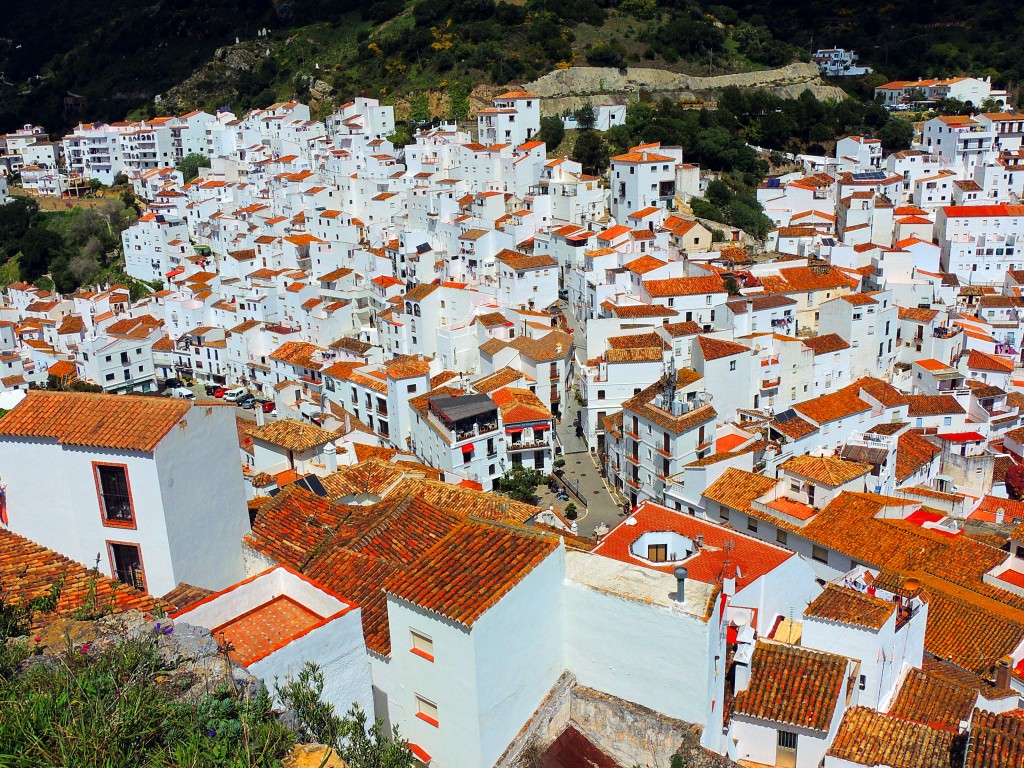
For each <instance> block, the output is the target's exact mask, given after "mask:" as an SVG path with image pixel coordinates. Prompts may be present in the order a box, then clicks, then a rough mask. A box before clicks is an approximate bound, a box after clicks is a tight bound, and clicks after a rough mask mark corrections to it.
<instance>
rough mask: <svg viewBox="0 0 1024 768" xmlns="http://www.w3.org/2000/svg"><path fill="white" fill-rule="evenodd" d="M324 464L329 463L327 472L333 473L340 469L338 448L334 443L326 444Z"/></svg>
mask: <svg viewBox="0 0 1024 768" xmlns="http://www.w3.org/2000/svg"><path fill="white" fill-rule="evenodd" d="M324 464H326V465H327V473H328V474H331V475H333V474H334V473H335V472H337V471H338V449H337V448H336V447H335V445H334V443H328V444H327V445H325V446H324Z"/></svg>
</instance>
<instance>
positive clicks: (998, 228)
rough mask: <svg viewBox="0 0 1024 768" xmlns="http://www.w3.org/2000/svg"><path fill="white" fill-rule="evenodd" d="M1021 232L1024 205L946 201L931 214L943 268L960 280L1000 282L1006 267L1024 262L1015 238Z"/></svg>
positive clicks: (1009, 268)
mask: <svg viewBox="0 0 1024 768" xmlns="http://www.w3.org/2000/svg"><path fill="white" fill-rule="evenodd" d="M1021 234H1024V206H1020V205H949V206H945V207H943V208H940V209H939V210H938V212H937V214H936V218H935V239H936V241H937V242H938V244H939V247H940V248H941V257H940V258H941V265H942V270H943V271H944V272H948V273H951V274H955V275H956V276H957V278H958V279H959V280H960V282H961V284H967V285H978V284H980V285H995V284H1001V283H1002V282H1003V279H1004V277H1005V276H1006V272H1007V271H1008V270H1014V269H1019V268H1020V267H1021V265H1024V253H1022V252H1020V250H1021V249H1020V248H1019V247H1018V245H1017V240H1018V238H1020V236H1021Z"/></svg>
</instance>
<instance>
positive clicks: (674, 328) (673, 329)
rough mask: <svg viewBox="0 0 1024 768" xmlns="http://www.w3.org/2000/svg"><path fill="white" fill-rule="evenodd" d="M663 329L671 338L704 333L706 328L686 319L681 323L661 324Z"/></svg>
mask: <svg viewBox="0 0 1024 768" xmlns="http://www.w3.org/2000/svg"><path fill="white" fill-rule="evenodd" d="M661 330H663V331H664V332H665V333H667V334H668V335H669V337H670V338H673V339H678V338H681V337H683V336H696V335H697V334H698V333H702V332H703V330H704V329H703V328H701V327H700V326H699V325H697V323H695V322H693V321H692V320H686V321H683V322H681V323H665V324H664V325H662V326H661Z"/></svg>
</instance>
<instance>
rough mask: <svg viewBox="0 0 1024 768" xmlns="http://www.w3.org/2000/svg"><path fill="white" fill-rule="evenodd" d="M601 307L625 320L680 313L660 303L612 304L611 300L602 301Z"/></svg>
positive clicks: (613, 315)
mask: <svg viewBox="0 0 1024 768" xmlns="http://www.w3.org/2000/svg"><path fill="white" fill-rule="evenodd" d="M601 308H602V309H604V310H606V311H608V312H609V313H611V315H612V317H618V318H621V319H623V320H628V319H635V318H638V317H675V316H676V315H678V314H679V313H678V312H677V311H676V310H674V309H672V308H671V307H663V306H661V305H659V304H639V303H633V302H631V303H629V304H612V303H611V302H610V301H603V302H601Z"/></svg>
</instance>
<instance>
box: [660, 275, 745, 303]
mask: <svg viewBox="0 0 1024 768" xmlns="http://www.w3.org/2000/svg"><path fill="white" fill-rule="evenodd" d="M644 289H645V290H646V291H647V293H648V294H649V295H650V296H652V297H654V298H664V297H667V296H703V295H705V294H709V293H725V292H726V290H725V283H723V282H722V278H720V277H719V276H718V275H710V276H708V277H670V278H666V279H664V280H644Z"/></svg>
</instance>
